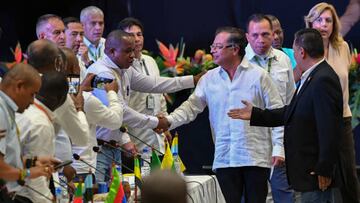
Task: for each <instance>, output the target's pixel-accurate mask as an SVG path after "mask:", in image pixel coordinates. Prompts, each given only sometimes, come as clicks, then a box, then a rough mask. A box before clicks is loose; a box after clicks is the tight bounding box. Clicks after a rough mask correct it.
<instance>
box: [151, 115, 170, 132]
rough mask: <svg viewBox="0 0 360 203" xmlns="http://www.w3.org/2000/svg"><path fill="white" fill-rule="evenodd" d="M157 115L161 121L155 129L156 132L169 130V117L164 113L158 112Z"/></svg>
mask: <svg viewBox="0 0 360 203" xmlns="http://www.w3.org/2000/svg"><path fill="white" fill-rule="evenodd" d="M156 117H157V118H158V119H159V123H158V125H157V126H156V128H155V129H153V130H154V131H155V132H156V133H159V134H160V133H163V132H165V131H167V130H168V129H169V127H170V123H169V121H168V120H167V118H166V117H165V115H164V114H158V115H156Z"/></svg>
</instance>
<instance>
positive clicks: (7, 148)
mask: <svg viewBox="0 0 360 203" xmlns="http://www.w3.org/2000/svg"><path fill="white" fill-rule="evenodd" d="M17 110H18V106H17V105H16V104H15V102H14V101H13V100H12V99H11V98H10V97H9V96H7V95H6V94H5V93H4V92H3V91H0V130H6V133H5V137H3V138H0V153H1V154H2V155H3V156H4V161H5V163H7V164H9V165H11V166H12V167H15V168H19V169H21V168H23V164H22V159H21V148H20V142H19V139H20V138H19V136H20V134H19V131H18V130H17V126H16V123H15V112H16V111H17ZM6 186H7V188H8V190H9V192H13V191H18V190H19V189H20V188H21V186H19V185H18V184H17V183H16V181H9V182H8V183H7V184H6Z"/></svg>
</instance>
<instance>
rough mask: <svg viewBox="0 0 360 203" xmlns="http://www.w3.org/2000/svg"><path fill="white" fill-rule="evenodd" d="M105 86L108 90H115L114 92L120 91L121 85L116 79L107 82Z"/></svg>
mask: <svg viewBox="0 0 360 203" xmlns="http://www.w3.org/2000/svg"><path fill="white" fill-rule="evenodd" d="M104 88H105V90H106V92H109V91H110V90H113V91H114V92H116V93H117V92H118V91H119V85H118V83H117V81H116V80H113V81H112V82H110V83H105V85H104Z"/></svg>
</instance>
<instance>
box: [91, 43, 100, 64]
mask: <svg viewBox="0 0 360 203" xmlns="http://www.w3.org/2000/svg"><path fill="white" fill-rule="evenodd" d="M98 48H99V51H97V50H98ZM98 48H96V47H95V53H93V52H92V51H91V49H90V47H89V49H88V52H89V53H90V55H91V57H92V58H94V61H97V60H98V58H100V44H99V45H98ZM97 52H98V54H96V53H97Z"/></svg>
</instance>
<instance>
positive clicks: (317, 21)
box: [305, 2, 360, 202]
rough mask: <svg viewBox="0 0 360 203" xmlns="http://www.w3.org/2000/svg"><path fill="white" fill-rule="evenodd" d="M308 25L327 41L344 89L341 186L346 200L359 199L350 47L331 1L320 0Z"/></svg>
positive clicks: (329, 56) (331, 61)
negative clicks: (350, 92)
mask: <svg viewBox="0 0 360 203" xmlns="http://www.w3.org/2000/svg"><path fill="white" fill-rule="evenodd" d="M305 23H306V27H309V28H314V29H317V30H318V31H319V32H320V34H321V36H322V38H323V43H324V51H325V57H326V60H327V61H328V63H329V64H330V65H331V67H332V68H333V69H334V71H335V72H336V73H337V75H338V76H339V79H340V83H341V88H342V92H343V105H344V106H343V107H344V108H343V117H344V134H343V135H342V138H343V139H342V141H341V143H340V173H341V177H342V178H343V186H342V187H341V188H340V190H341V194H342V198H343V202H359V199H360V195H359V191H360V190H359V183H358V179H357V175H356V168H355V152H354V140H353V136H352V127H351V111H350V107H349V104H348V103H349V89H348V86H349V85H348V74H349V67H350V50H349V46H348V44H347V43H346V42H345V41H344V40H343V38H342V36H341V35H340V21H339V17H338V15H337V13H336V10H335V8H334V7H333V6H332V5H331V4H328V3H324V2H323V3H319V4H316V5H315V6H314V7H313V8H311V10H310V12H309V14H308V15H307V16H306V17H305Z"/></svg>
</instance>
